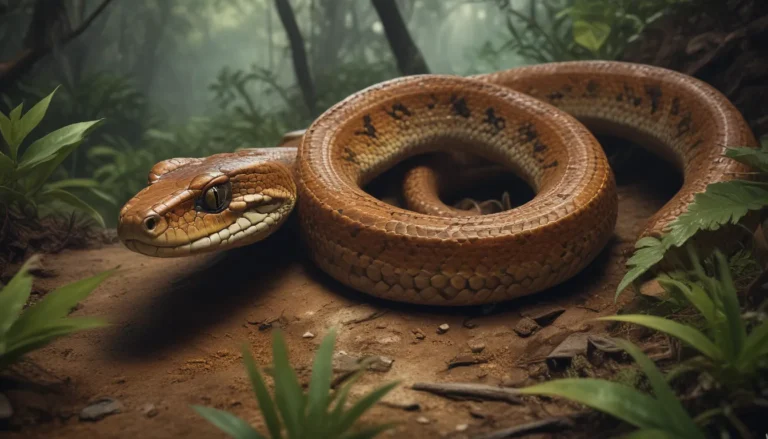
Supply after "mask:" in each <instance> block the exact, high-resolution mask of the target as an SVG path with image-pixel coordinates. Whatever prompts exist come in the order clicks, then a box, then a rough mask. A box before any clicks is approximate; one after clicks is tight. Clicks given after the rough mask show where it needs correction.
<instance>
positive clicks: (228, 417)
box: [192, 405, 267, 439]
mask: <svg viewBox="0 0 768 439" xmlns="http://www.w3.org/2000/svg"><path fill="white" fill-rule="evenodd" d="M192 409H193V410H194V411H196V412H197V413H198V414H199V415H200V416H202V417H203V418H205V419H206V420H208V422H210V423H211V424H213V425H215V426H216V427H218V428H219V429H220V430H221V431H223V432H225V433H227V434H228V435H230V436H232V437H233V438H236V439H267V438H266V437H265V436H262V435H261V434H260V433H259V432H258V431H256V430H254V429H253V427H251V426H250V425H249V424H248V423H247V422H245V421H243V420H242V419H240V418H238V417H237V416H235V415H233V414H232V413H229V412H225V411H223V410H217V409H215V408H211V407H203V406H199V405H193V406H192Z"/></svg>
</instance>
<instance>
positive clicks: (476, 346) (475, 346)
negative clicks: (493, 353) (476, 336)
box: [468, 340, 485, 354]
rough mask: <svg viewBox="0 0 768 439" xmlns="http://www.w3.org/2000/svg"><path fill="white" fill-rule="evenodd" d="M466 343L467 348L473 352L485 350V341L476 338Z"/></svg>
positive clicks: (477, 352)
mask: <svg viewBox="0 0 768 439" xmlns="http://www.w3.org/2000/svg"><path fill="white" fill-rule="evenodd" d="M468 345H469V350H471V351H472V353H473V354H479V353H480V352H483V350H485V343H483V342H481V341H478V340H472V341H470V342H469V343H468Z"/></svg>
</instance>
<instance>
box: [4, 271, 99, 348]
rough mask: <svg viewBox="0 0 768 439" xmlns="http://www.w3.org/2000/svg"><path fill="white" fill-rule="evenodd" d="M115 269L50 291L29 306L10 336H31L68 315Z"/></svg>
mask: <svg viewBox="0 0 768 439" xmlns="http://www.w3.org/2000/svg"><path fill="white" fill-rule="evenodd" d="M113 273H114V270H108V271H105V272H103V273H99V274H97V275H96V276H92V277H89V278H86V279H82V280H79V281H76V282H72V283H69V284H67V285H64V286H62V287H59V288H57V289H56V290H54V291H52V292H50V293H48V294H47V295H46V296H45V297H44V298H43V300H41V301H40V302H38V303H37V304H36V305H35V306H33V307H31V308H28V309H27V310H26V311H25V312H24V313H23V314H22V315H21V317H20V318H19V319H18V320H17V321H16V323H15V324H14V325H13V326H12V327H11V329H10V331H8V337H9V338H10V337H13V338H17V339H23V338H26V337H30V336H31V334H33V333H34V332H35V331H37V330H38V328H43V327H45V326H46V325H47V324H49V323H50V322H54V321H57V320H59V319H63V318H64V317H66V316H67V315H68V314H69V312H70V311H71V310H72V308H74V307H75V306H76V305H77V304H78V303H80V302H81V301H83V300H84V299H85V298H86V297H88V295H89V294H91V292H93V290H94V289H96V287H98V286H99V285H100V284H101V283H102V282H103V281H104V280H105V279H106V278H108V277H109V276H111V275H112V274H113Z"/></svg>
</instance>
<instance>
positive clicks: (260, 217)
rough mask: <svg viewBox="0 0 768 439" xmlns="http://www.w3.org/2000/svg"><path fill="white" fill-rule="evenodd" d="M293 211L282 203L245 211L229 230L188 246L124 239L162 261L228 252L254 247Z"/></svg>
mask: <svg viewBox="0 0 768 439" xmlns="http://www.w3.org/2000/svg"><path fill="white" fill-rule="evenodd" d="M290 208H291V206H288V205H286V204H283V203H272V204H271V205H262V206H258V207H257V208H256V209H254V210H250V211H246V212H243V213H242V215H241V216H240V217H239V218H237V220H236V221H235V222H233V223H232V224H231V225H229V226H228V227H226V228H223V229H221V230H218V231H216V232H212V233H210V234H208V235H206V236H203V237H201V238H198V239H196V240H194V241H191V242H187V243H182V244H177V245H168V244H166V243H164V242H162V241H161V240H159V239H158V240H153V241H150V242H147V241H144V240H139V239H133V238H132V239H125V240H123V245H125V247H127V248H128V249H129V250H131V251H134V252H136V253H141V254H143V255H146V256H154V257H160V258H173V257H181V256H189V255H193V254H200V253H209V252H215V251H222V250H229V249H232V248H235V247H240V246H244V245H248V244H253V243H255V242H258V241H261V240H263V239H265V238H266V237H268V236H269V235H271V234H272V233H273V232H274V231H275V230H277V228H279V227H280V225H281V224H282V223H283V222H284V221H285V219H286V218H287V216H288V213H290V210H291V209H290Z"/></svg>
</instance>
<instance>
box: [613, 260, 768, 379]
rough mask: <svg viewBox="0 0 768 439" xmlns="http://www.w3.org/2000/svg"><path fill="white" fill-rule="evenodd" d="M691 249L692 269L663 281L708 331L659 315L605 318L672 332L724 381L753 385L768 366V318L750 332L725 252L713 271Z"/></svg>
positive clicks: (715, 261) (716, 376)
mask: <svg viewBox="0 0 768 439" xmlns="http://www.w3.org/2000/svg"><path fill="white" fill-rule="evenodd" d="M687 248H688V251H689V256H690V260H691V263H692V265H693V269H692V270H691V271H688V272H681V271H677V272H673V273H670V274H664V275H661V276H659V277H658V280H659V282H660V283H661V284H662V285H664V286H665V287H666V288H669V289H670V290H672V291H673V292H674V294H677V295H678V296H679V297H684V298H685V300H687V301H688V302H689V303H690V304H691V305H692V306H693V307H694V308H695V309H696V310H697V311H698V313H699V314H701V316H702V317H703V318H704V320H705V322H706V328H705V330H704V331H700V330H699V329H697V328H694V327H692V326H688V325H683V324H680V323H677V322H674V321H672V320H668V319H664V318H661V317H656V316H646V315H621V316H609V317H603V318H601V320H612V321H620V322H628V323H634V324H637V325H641V326H645V327H648V328H651V329H655V330H657V331H661V332H664V333H666V334H669V335H671V336H673V337H675V338H677V339H679V340H680V341H682V342H683V343H685V344H687V345H689V346H691V347H692V348H694V349H695V350H696V351H698V353H699V354H700V356H699V357H697V358H696V359H695V362H696V363H697V364H701V365H703V367H704V368H705V370H706V371H707V372H708V373H710V374H711V375H712V376H713V377H715V379H716V380H717V381H718V382H720V383H721V384H723V385H725V386H727V387H730V388H741V387H744V386H749V383H751V382H753V381H754V380H755V379H756V378H757V377H758V376H759V375H760V373H761V372H762V373H765V371H766V370H768V321H764V322H762V323H761V324H758V325H757V326H755V327H754V328H752V329H751V331H748V327H747V325H746V323H745V322H744V320H743V318H742V316H741V307H740V305H739V298H738V296H737V293H736V287H735V286H734V283H733V278H732V275H731V272H730V269H729V266H728V261H727V260H726V258H725V256H723V254H722V253H721V252H719V251H716V252H715V254H714V258H713V270H712V271H713V272H714V274H713V275H709V274H707V272H706V270H705V268H704V266H703V265H702V263H701V261H700V260H699V257H698V255H696V253H695V251H694V250H693V247H691V246H688V247H687Z"/></svg>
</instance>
